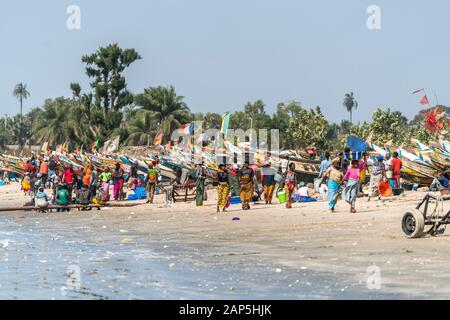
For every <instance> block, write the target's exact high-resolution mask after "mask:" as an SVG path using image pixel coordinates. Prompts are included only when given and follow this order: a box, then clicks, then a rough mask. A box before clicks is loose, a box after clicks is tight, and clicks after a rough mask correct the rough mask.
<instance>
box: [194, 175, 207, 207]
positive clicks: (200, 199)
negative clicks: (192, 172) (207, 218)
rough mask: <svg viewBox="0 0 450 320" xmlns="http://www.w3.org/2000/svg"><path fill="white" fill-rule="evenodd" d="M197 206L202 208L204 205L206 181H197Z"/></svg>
mask: <svg viewBox="0 0 450 320" xmlns="http://www.w3.org/2000/svg"><path fill="white" fill-rule="evenodd" d="M195 187H196V189H195V204H196V205H197V207H200V206H202V205H203V196H204V193H205V180H202V179H197V182H196V184H195Z"/></svg>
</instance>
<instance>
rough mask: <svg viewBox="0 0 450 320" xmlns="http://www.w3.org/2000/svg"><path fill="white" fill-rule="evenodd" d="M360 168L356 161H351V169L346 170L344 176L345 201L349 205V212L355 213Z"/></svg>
mask: <svg viewBox="0 0 450 320" xmlns="http://www.w3.org/2000/svg"><path fill="white" fill-rule="evenodd" d="M361 169H362V168H361V167H360V166H359V161H358V160H352V162H351V167H350V168H349V169H347V172H346V173H345V176H344V183H345V189H344V195H345V201H346V202H347V203H348V204H350V212H351V213H356V198H357V196H358V191H359V184H360V174H361Z"/></svg>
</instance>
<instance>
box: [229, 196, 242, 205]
mask: <svg viewBox="0 0 450 320" xmlns="http://www.w3.org/2000/svg"><path fill="white" fill-rule="evenodd" d="M240 203H241V198H240V197H231V198H230V204H240Z"/></svg>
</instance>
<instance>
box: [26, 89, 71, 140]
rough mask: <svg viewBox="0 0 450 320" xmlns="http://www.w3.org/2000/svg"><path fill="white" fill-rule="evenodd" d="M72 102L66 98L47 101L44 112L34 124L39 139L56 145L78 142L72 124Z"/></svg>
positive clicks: (34, 130)
mask: <svg viewBox="0 0 450 320" xmlns="http://www.w3.org/2000/svg"><path fill="white" fill-rule="evenodd" d="M70 114H71V113H70V104H69V103H68V100H66V99H64V98H57V99H55V100H47V101H45V104H44V107H43V110H42V112H41V113H40V114H39V116H38V118H37V119H36V121H35V123H34V125H33V132H34V134H35V137H36V139H37V140H39V141H41V142H48V143H49V144H50V145H53V146H56V145H59V144H63V143H69V144H71V145H74V144H75V143H76V142H77V137H76V134H75V132H74V131H75V130H74V128H73V127H72V126H70V125H69V124H70V121H69V120H70V118H69V117H70Z"/></svg>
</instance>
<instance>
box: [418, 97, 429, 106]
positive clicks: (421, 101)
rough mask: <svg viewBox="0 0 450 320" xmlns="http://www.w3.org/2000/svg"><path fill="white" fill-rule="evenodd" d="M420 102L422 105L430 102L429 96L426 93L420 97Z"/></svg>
mask: <svg viewBox="0 0 450 320" xmlns="http://www.w3.org/2000/svg"><path fill="white" fill-rule="evenodd" d="M420 104H421V105H425V104H430V102H429V101H428V97H427V96H426V95H424V96H423V98H422V99H420Z"/></svg>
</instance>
